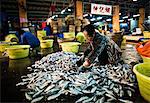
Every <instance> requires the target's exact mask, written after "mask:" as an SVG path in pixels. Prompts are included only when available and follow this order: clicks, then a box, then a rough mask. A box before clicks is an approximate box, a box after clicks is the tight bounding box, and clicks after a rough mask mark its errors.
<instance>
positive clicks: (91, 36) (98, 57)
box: [77, 24, 122, 67]
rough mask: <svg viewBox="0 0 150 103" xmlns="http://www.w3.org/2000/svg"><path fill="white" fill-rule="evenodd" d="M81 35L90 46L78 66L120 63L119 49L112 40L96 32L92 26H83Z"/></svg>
mask: <svg viewBox="0 0 150 103" xmlns="http://www.w3.org/2000/svg"><path fill="white" fill-rule="evenodd" d="M83 33H84V36H85V38H86V41H87V42H89V44H90V45H89V47H88V48H87V49H86V51H85V52H84V55H83V56H82V58H81V59H80V60H79V61H78V62H77V64H78V66H81V65H82V66H84V67H88V66H90V65H91V64H96V65H106V64H117V63H121V62H122V59H121V49H120V48H119V47H118V45H117V44H116V43H115V42H114V41H113V40H110V39H109V38H107V37H106V36H103V35H101V34H100V33H98V32H96V31H95V28H94V26H93V25H91V24H89V25H87V26H85V27H84V29H83ZM81 63H83V64H81Z"/></svg>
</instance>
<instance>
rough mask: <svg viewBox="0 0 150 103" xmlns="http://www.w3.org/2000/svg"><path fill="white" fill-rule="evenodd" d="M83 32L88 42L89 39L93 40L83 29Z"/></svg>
mask: <svg viewBox="0 0 150 103" xmlns="http://www.w3.org/2000/svg"><path fill="white" fill-rule="evenodd" d="M83 34H84V36H85V38H86V41H87V42H90V41H92V40H93V38H92V37H89V36H88V32H87V31H85V30H84V31H83Z"/></svg>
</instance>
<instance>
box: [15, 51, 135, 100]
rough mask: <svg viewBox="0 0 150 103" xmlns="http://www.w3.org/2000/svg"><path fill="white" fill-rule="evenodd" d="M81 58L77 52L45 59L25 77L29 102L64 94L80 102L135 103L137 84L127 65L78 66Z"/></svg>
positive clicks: (53, 98)
mask: <svg viewBox="0 0 150 103" xmlns="http://www.w3.org/2000/svg"><path fill="white" fill-rule="evenodd" d="M78 60H79V57H78V56H76V55H75V54H73V53H68V52H57V53H53V54H50V55H48V56H46V57H43V58H42V59H41V60H40V61H37V62H35V64H33V65H32V66H31V67H28V69H29V70H30V71H31V72H32V73H30V74H27V75H26V76H22V77H21V78H22V82H20V83H18V84H16V85H17V86H19V85H25V86H26V88H27V91H26V92H25V96H26V99H28V100H29V101H31V103H35V102H44V101H51V100H56V99H58V98H60V97H61V96H63V95H67V96H76V97H77V98H76V99H77V100H76V103H81V102H83V103H89V102H90V103H106V102H107V103H110V102H119V103H120V102H122V103H132V98H133V97H134V95H135V88H136V81H135V76H134V75H133V73H132V70H131V69H130V68H129V66H128V65H127V64H124V65H121V64H120V65H119V64H118V65H117V66H115V65H106V66H99V67H98V66H97V67H96V66H91V67H89V68H83V67H80V68H79V67H78V66H77V65H76V62H77V61H78Z"/></svg>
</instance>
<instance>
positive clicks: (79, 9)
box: [76, 1, 83, 20]
mask: <svg viewBox="0 0 150 103" xmlns="http://www.w3.org/2000/svg"><path fill="white" fill-rule="evenodd" d="M76 18H77V19H80V20H82V19H83V6H82V1H76Z"/></svg>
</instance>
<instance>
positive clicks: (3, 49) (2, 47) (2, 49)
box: [0, 43, 9, 52]
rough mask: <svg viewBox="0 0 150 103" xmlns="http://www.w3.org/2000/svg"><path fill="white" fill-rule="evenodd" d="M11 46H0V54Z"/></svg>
mask: <svg viewBox="0 0 150 103" xmlns="http://www.w3.org/2000/svg"><path fill="white" fill-rule="evenodd" d="M8 46H9V44H2V43H1V44H0V52H4V51H5V49H6V48H7V47H8Z"/></svg>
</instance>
